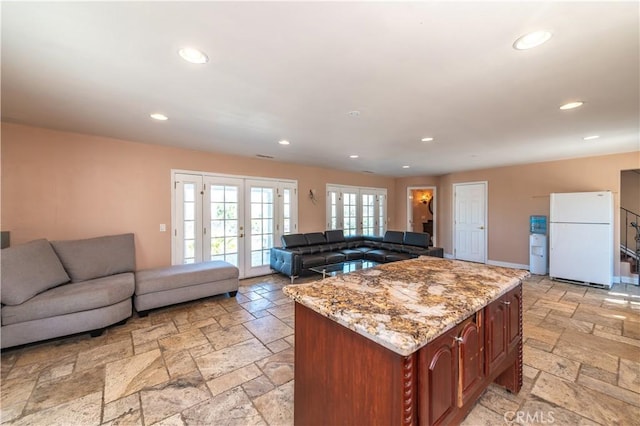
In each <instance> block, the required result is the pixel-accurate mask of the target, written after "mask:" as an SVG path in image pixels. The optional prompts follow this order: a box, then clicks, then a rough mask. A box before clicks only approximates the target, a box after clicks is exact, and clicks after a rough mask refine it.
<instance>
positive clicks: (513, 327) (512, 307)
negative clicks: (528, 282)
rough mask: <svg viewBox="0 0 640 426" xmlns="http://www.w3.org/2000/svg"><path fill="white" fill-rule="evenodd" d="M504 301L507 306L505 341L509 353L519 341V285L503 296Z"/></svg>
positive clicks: (520, 301)
mask: <svg viewBox="0 0 640 426" xmlns="http://www.w3.org/2000/svg"><path fill="white" fill-rule="evenodd" d="M504 303H505V305H506V307H507V341H508V348H509V349H508V350H509V353H511V351H513V350H515V349H516V348H517V347H518V342H519V341H520V328H521V325H520V321H521V319H520V312H521V308H520V307H521V306H522V293H521V292H520V287H518V288H516V289H514V290H512V291H510V292H509V293H507V295H506V296H505V300H504Z"/></svg>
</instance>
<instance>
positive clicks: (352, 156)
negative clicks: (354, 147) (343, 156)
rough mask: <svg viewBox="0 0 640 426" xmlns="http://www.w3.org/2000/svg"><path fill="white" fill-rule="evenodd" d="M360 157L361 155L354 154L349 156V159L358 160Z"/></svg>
mask: <svg viewBox="0 0 640 426" xmlns="http://www.w3.org/2000/svg"><path fill="white" fill-rule="evenodd" d="M358 157H359V155H356V154H353V155H350V156H349V158H358Z"/></svg>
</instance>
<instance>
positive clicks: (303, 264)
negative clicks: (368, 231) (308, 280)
mask: <svg viewBox="0 0 640 426" xmlns="http://www.w3.org/2000/svg"><path fill="white" fill-rule="evenodd" d="M429 240H430V235H429V234H425V233H418V232H400V231H387V232H386V233H385V235H384V237H373V236H366V235H364V236H363V235H358V236H352V237H345V236H344V232H343V231H342V230H331V231H325V232H324V233H323V232H312V233H308V234H290V235H283V236H282V247H274V248H272V249H271V258H270V266H271V269H273V270H274V271H278V272H280V273H282V274H285V275H287V276H289V277H290V278H291V281H292V282H293V280H294V279H295V278H296V277H298V276H300V275H301V274H302V273H303V272H305V271H307V270H309V268H313V267H314V266H321V265H329V264H333V263H340V262H345V261H349V260H358V259H364V260H372V261H375V262H379V263H387V262H395V261H399V260H406V259H411V258H414V257H418V256H435V257H443V255H444V251H443V249H442V248H439V247H429Z"/></svg>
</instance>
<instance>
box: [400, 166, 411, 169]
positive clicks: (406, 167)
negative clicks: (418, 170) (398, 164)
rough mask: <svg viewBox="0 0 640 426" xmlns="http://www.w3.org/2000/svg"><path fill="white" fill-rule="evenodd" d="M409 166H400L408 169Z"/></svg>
mask: <svg viewBox="0 0 640 426" xmlns="http://www.w3.org/2000/svg"><path fill="white" fill-rule="evenodd" d="M409 167H411V166H402V168H403V169H408V168H409Z"/></svg>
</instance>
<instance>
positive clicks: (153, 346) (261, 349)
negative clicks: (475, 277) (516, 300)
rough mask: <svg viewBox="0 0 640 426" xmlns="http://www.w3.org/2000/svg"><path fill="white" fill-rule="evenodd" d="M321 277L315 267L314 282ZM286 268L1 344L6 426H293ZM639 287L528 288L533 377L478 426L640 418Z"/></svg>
mask: <svg viewBox="0 0 640 426" xmlns="http://www.w3.org/2000/svg"><path fill="white" fill-rule="evenodd" d="M311 279H315V278H314V277H310V278H308V279H307V280H311ZM287 283H288V280H287V279H286V278H285V277H282V276H279V275H273V276H267V277H260V278H258V279H250V280H244V281H242V282H241V288H240V291H239V293H238V296H237V297H236V298H235V299H232V298H228V297H221V296H218V297H213V298H209V299H205V300H200V301H196V302H192V303H186V304H182V305H178V306H173V307H169V308H165V309H159V310H156V311H154V312H152V313H151V314H150V315H149V316H148V317H146V318H138V317H135V316H134V317H133V318H130V319H129V320H128V321H127V323H126V324H125V325H122V326H115V327H112V328H110V329H108V330H107V332H106V333H105V334H104V335H103V336H100V337H97V338H90V337H89V336H88V335H87V334H83V335H79V336H74V337H69V338H64V339H56V340H54V341H50V342H46V343H40V344H34V345H29V346H25V347H22V348H17V349H9V350H5V351H3V352H2V364H1V366H2V372H1V376H0V377H1V379H2V385H1V390H2V400H1V402H0V404H1V422H2V423H3V424H4V423H6V424H15V425H72V424H78V425H83V426H84V425H152V424H154V425H167V426H168V425H227V424H229V425H253V424H269V425H290V424H292V414H293V360H294V356H293V345H294V336H293V321H294V316H293V315H294V313H293V305H292V303H291V302H290V301H289V299H287V298H286V297H285V296H284V294H283V293H282V291H281V288H282V287H283V285H285V284H287ZM638 290H640V289H639V288H638V287H635V286H631V285H618V286H616V287H615V288H614V290H611V291H606V290H598V289H592V288H587V287H582V286H577V285H572V284H564V283H558V282H551V281H549V280H548V279H547V278H546V277H541V276H535V277H532V278H531V279H529V280H528V281H527V282H526V283H525V285H524V299H523V301H524V309H525V312H524V338H525V343H524V362H525V366H524V376H525V378H524V386H523V389H522V391H521V392H520V393H519V394H518V395H513V394H509V393H508V392H506V391H504V390H502V389H501V388H499V387H497V386H495V385H491V386H490V387H489V389H488V390H487V391H486V392H485V393H484V395H483V396H482V397H481V399H480V400H479V402H478V404H476V406H475V408H474V409H473V411H471V413H470V414H469V415H468V417H467V418H466V419H465V421H464V424H467V425H474V426H475V425H499V424H512V423H526V424H550V423H554V424H563V425H564V424H566V425H576V424H603V425H612V424H629V425H631V424H635V425H637V424H639V423H638V422H639V420H638V419H640V291H638Z"/></svg>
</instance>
